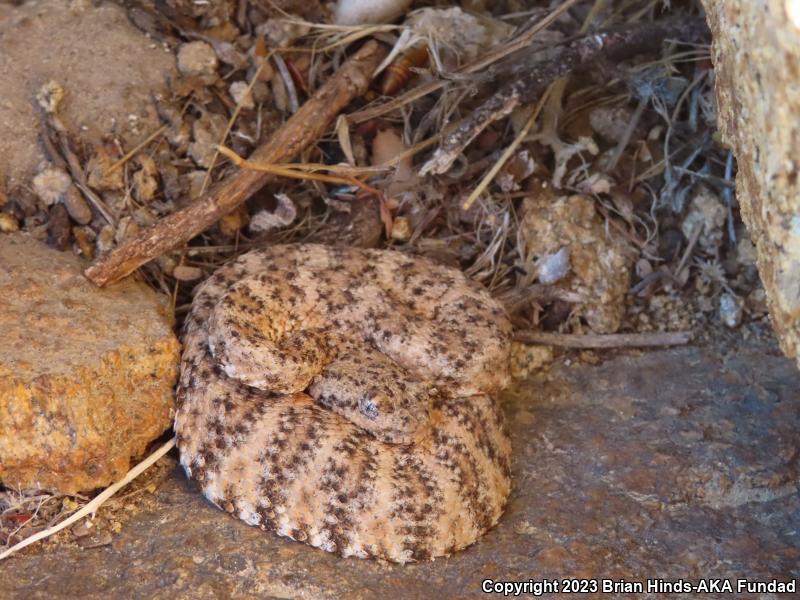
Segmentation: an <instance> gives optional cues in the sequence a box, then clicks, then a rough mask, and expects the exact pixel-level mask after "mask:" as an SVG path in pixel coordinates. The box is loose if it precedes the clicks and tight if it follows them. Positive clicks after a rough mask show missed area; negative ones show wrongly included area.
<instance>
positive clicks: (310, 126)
mask: <svg viewBox="0 0 800 600" xmlns="http://www.w3.org/2000/svg"><path fill="white" fill-rule="evenodd" d="M386 53H387V50H386V47H385V46H383V45H381V44H379V43H378V42H375V41H370V42H367V43H366V44H364V45H363V46H362V47H361V48H360V49H359V50H358V51H357V52H356V53H355V54H354V55H353V56H352V57H351V58H350V59H348V60H347V61H346V62H345V63H344V64H343V65H342V67H341V68H340V69H339V70H338V71H337V72H336V73H334V74H333V75H332V76H331V77H330V79H329V80H328V81H327V82H326V83H325V85H323V86H322V87H321V88H320V89H319V90H317V92H316V93H315V94H314V95H313V96H312V97H311V98H309V100H308V101H307V102H306V103H305V104H303V106H302V107H300V110H298V111H297V112H296V113H295V114H294V115H292V116H291V117H290V118H289V120H287V121H286V122H285V123H284V124H283V125H282V126H281V127H279V128H278V130H277V131H275V133H273V134H272V136H271V137H270V139H269V140H268V141H267V142H266V143H264V144H263V145H262V146H260V147H259V148H258V149H256V150H255V152H253V153H252V154H251V155H250V157H249V158H250V160H252V161H253V162H258V163H267V164H275V163H282V162H286V161H289V160H291V159H293V158H294V157H295V156H296V155H297V154H299V153H300V152H301V151H302V150H304V149H305V148H307V147H308V146H310V145H311V144H313V143H314V142H315V141H317V140H318V139H319V138H320V137H321V136H322V135H323V134H324V133H325V132H326V131H327V129H328V126H329V125H330V124H331V123H332V122H333V121H334V119H335V118H336V116H337V115H338V114H339V111H340V110H342V109H343V108H344V107H345V106H347V105H348V104H349V103H350V101H351V100H352V99H353V98H355V97H357V96H360V95H361V94H363V93H364V92H365V91H366V90H367V88H368V86H369V76H370V74H371V73H372V72H373V71H374V70H375V67H376V66H377V65H378V64H379V63H380V62H381V60H383V57H384V56H386ZM271 177H272V175H271V174H269V173H264V172H261V171H254V170H250V169H243V170H241V171H237V172H236V173H234V174H233V175H231V176H229V177H227V178H226V179H224V180H223V181H221V182H220V183H219V184H217V185H216V186H215V187H214V188H213V189H212V190H210V191H209V192H207V193H206V194H204V195H203V196H201V197H200V199H198V200H197V201H196V202H194V203H193V204H191V205H190V206H188V207H186V208H184V209H183V210H179V211H177V212H174V213H172V214H171V215H169V216H167V217H165V218H164V219H162V220H161V221H159V222H158V223H156V224H155V225H154V226H153V227H151V228H149V229H147V230H145V231H143V232H142V233H140V234H139V235H138V236H136V237H135V238H133V239H131V240H130V241H128V242H125V243H124V244H123V245H121V246H120V247H119V248H117V249H116V250H113V251H112V252H110V253H109V254H107V255H106V256H103V257H101V258H100V259H98V260H97V261H96V262H95V263H94V264H93V265H92V266H91V267H89V268H88V269H87V270H86V276H87V277H88V278H89V279H90V280H91V281H92V282H94V283H95V284H97V285H105V284H107V283H111V282H114V281H117V280H119V279H122V278H123V277H125V276H126V275H128V274H130V273H132V272H133V271H134V270H136V269H137V268H138V267H140V266H142V265H143V264H144V263H146V262H149V261H151V260H153V259H154V258H156V257H158V256H160V255H161V254H163V253H164V252H166V251H168V250H171V249H173V248H175V247H176V246H179V245H181V244H184V243H186V242H188V241H189V240H190V239H192V238H193V237H194V236H196V235H197V234H199V233H200V232H202V231H203V230H205V229H207V228H208V227H210V226H211V225H213V224H214V223H216V222H217V221H218V220H219V219H220V218H222V217H223V216H225V215H226V214H228V213H229V212H231V211H232V210H234V209H235V208H236V207H238V206H239V205H240V204H242V203H243V202H244V201H245V200H247V199H248V198H249V197H250V196H252V195H253V194H254V193H255V192H257V191H258V190H259V189H261V188H262V187H263V186H264V184H265V183H267V181H269V179H270V178H271Z"/></svg>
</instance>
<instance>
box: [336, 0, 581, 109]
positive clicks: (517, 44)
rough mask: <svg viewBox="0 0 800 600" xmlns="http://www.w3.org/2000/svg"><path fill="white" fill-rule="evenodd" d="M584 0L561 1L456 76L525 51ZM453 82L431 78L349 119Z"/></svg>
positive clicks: (417, 96)
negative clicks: (516, 34)
mask: <svg viewBox="0 0 800 600" xmlns="http://www.w3.org/2000/svg"><path fill="white" fill-rule="evenodd" d="M579 1H580V0H567V1H566V2H563V3H561V5H560V6H559V7H558V8H556V9H554V10H553V11H552V12H550V13H549V14H548V15H547V16H546V17H544V18H543V19H541V20H540V21H537V22H536V23H535V24H534V25H533V26H532V27H531V28H530V29H527V30H526V31H524V32H523V33H522V34H520V35H519V36H517V37H516V38H514V39H512V40H511V41H509V42H508V43H507V44H503V45H502V46H498V47H495V48H492V49H491V50H489V51H488V52H486V54H484V55H482V56H479V57H478V58H477V59H475V60H474V61H472V62H470V63H467V64H466V65H464V66H463V67H461V68H460V69H458V70H457V71H456V72H455V73H454V76H458V75H469V74H470V73H477V72H479V71H483V70H484V69H486V67H488V66H489V65H491V64H492V63H495V62H497V61H498V60H501V59H503V58H505V57H506V56H508V55H510V54H512V53H514V52H516V51H517V50H522V49H523V48H526V47H527V46H530V45H531V44H532V43H533V40H534V38H535V37H536V35H537V34H538V33H539V32H541V31H543V30H544V29H547V28H548V27H550V25H552V24H553V23H554V22H555V21H556V20H557V19H558V17H560V16H561V15H562V14H563V13H564V12H565V11H567V10H568V9H569V8H571V7H572V6H573V5H574V4H576V3H577V2H579ZM449 83H450V80H447V79H440V80H438V81H429V82H426V83H423V84H421V85H418V86H417V87H415V88H412V89H410V90H409V91H407V92H405V93H404V94H401V95H400V96H398V97H396V98H393V99H392V100H389V101H388V102H386V103H384V104H381V105H379V106H373V107H371V108H365V109H363V110H360V111H358V112H355V113H353V114H352V115H348V117H347V120H348V121H349V122H350V123H353V124H356V125H357V124H359V123H364V122H366V121H369V120H371V119H374V118H376V117H380V116H382V115H385V114H386V113H389V112H392V111H393V110H395V109H397V108H400V107H402V106H405V105H406V104H408V103H409V102H413V101H414V100H416V99H417V98H422V97H423V96H427V95H428V94H432V93H433V92H436V91H438V90H440V89H442V88H443V87H446V86H447V85H448V84H449Z"/></svg>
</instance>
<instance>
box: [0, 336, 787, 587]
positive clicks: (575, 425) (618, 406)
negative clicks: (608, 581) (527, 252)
mask: <svg viewBox="0 0 800 600" xmlns="http://www.w3.org/2000/svg"><path fill="white" fill-rule="evenodd" d="M799 389H800V375H798V373H797V371H796V370H795V368H794V365H793V364H792V363H791V362H790V361H789V360H787V359H783V358H779V357H775V356H770V355H767V354H764V353H760V352H757V351H753V350H740V351H738V352H737V353H736V354H733V355H731V356H728V357H721V356H718V355H717V354H714V353H712V352H710V351H708V350H703V349H698V348H683V349H677V350H670V351H661V352H652V353H646V354H641V355H627V356H619V357H616V358H613V359H610V360H608V361H606V362H605V363H603V364H601V365H600V366H597V367H591V366H588V365H584V364H575V365H573V366H564V365H563V364H561V365H560V366H556V367H554V368H553V369H552V370H550V371H549V372H548V373H547V374H543V375H540V376H538V377H536V378H533V379H530V380H529V381H527V382H525V383H524V384H522V385H520V386H519V387H518V388H517V389H516V390H512V392H511V393H509V394H508V395H507V397H506V399H507V413H508V416H509V421H510V423H511V429H512V436H513V441H514V445H515V448H514V451H515V457H516V462H515V468H514V474H515V491H514V492H513V495H512V499H511V502H510V505H509V507H508V511H507V513H506V514H505V516H504V517H503V518H502V519H501V521H500V524H499V525H498V526H497V527H496V528H495V529H494V530H492V531H491V532H489V534H488V535H486V537H485V538H483V539H482V540H480V541H479V542H478V543H477V544H476V545H474V546H472V547H470V548H468V549H467V550H465V551H463V552H461V553H458V554H456V555H454V556H452V557H450V558H449V559H443V560H436V561H434V562H430V563H424V564H416V565H409V566H398V565H393V564H387V563H381V562H376V561H363V560H358V559H341V558H338V557H336V556H333V555H329V554H326V553H323V552H321V551H319V550H316V549H314V548H310V547H307V546H304V545H302V544H298V543H295V542H291V541H286V540H283V539H281V538H278V537H276V536H275V535H272V534H270V533H266V532H262V531H260V530H258V529H254V528H251V527H248V526H246V525H244V524H243V523H241V522H239V521H237V520H235V519H233V518H231V517H229V516H228V515H227V514H224V513H222V512H221V511H219V510H217V509H215V508H213V507H212V506H210V505H209V504H208V503H207V502H205V500H203V498H202V497H201V496H200V495H199V493H198V492H197V490H196V488H194V486H193V485H191V484H189V483H188V482H187V481H186V479H185V477H184V476H183V474H182V473H181V472H180V471H178V470H177V469H175V471H174V474H173V475H172V476H171V477H170V478H169V479H168V480H167V482H166V483H165V484H164V485H162V486H161V487H160V488H159V489H158V490H157V492H156V494H155V499H154V500H155V507H154V508H152V509H148V510H146V511H144V512H141V513H139V514H137V515H136V516H133V517H132V518H131V520H130V521H128V522H127V523H126V524H125V525H124V527H123V528H122V531H121V532H120V533H119V534H116V535H114V536H113V539H112V541H111V544H110V545H108V546H105V547H102V548H96V549H93V550H86V551H82V550H80V549H77V548H76V547H75V546H74V545H72V544H65V545H61V546H55V547H49V548H48V549H47V550H46V554H45V553H42V554H38V553H39V552H42V550H41V549H38V550H34V551H33V552H34V553H33V554H30V553H28V554H25V555H20V556H16V557H14V558H12V559H10V560H9V561H7V562H5V563H0V581H3V582H7V583H6V586H7V587H6V593H7V596H6V597H8V598H26V599H29V598H52V597H64V596H67V597H81V598H105V597H108V594H111V593H112V591H113V595H115V596H117V597H124V598H156V597H167V598H265V597H271V598H380V597H395V598H436V597H440V598H480V597H485V596H483V595H482V593H481V590H480V586H481V581H482V580H484V579H495V580H522V581H527V580H528V579H531V578H534V579H543V578H563V577H587V578H623V579H625V580H627V581H636V580H643V579H645V578H648V577H650V578H657V577H664V578H667V579H669V580H672V581H674V580H676V579H677V578H684V579H688V580H693V581H694V580H697V579H698V578H700V577H715V578H737V577H749V578H751V579H767V580H768V579H770V578H773V577H775V578H779V579H783V580H786V579H787V578H790V577H800V567H799V566H798V565H800V517H799V516H798V515H800V494H798V473H797V462H798V455H799V452H800V450H798V435H797V431H798V430H799V429H800V392H798V390H799ZM691 596H692V595H691V594H689V595H688V596H686V597H691ZM716 596H718V597H722V596H719V595H716ZM528 597H530V596H528ZM704 597H715V595H714V594H712V595H710V596H704ZM762 597H768V596H762Z"/></svg>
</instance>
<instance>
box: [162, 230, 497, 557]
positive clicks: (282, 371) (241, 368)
mask: <svg viewBox="0 0 800 600" xmlns="http://www.w3.org/2000/svg"><path fill="white" fill-rule="evenodd" d="M510 340H511V325H510V323H509V321H508V319H507V317H506V316H505V313H504V312H503V309H502V308H501V307H500V305H499V304H498V303H497V302H495V301H494V300H493V299H492V298H491V296H490V295H489V293H488V292H487V291H486V290H485V289H483V288H482V287H480V285H478V284H476V283H473V282H470V281H468V280H467V279H466V278H465V277H464V276H463V275H462V274H461V273H460V272H459V271H457V270H455V269H450V268H447V267H444V266H440V265H437V264H435V263H432V262H430V261H428V260H424V259H421V258H413V257H408V256H406V255H404V254H401V253H399V252H393V251H381V250H360V249H354V248H332V247H326V246H317V245H286V246H273V247H270V248H267V249H264V250H257V251H252V252H249V253H247V254H244V255H242V256H241V257H239V258H238V259H237V260H235V261H233V262H231V263H229V264H227V265H225V266H223V267H222V268H220V269H218V270H217V271H216V272H215V273H214V274H213V275H212V276H211V277H210V278H209V279H208V280H206V281H205V282H204V283H203V284H201V285H200V286H199V287H198V289H197V290H196V293H195V298H194V302H193V305H192V310H191V313H190V314H189V316H188V317H187V320H186V324H185V329H184V335H183V343H184V351H183V359H182V363H181V378H180V383H179V386H178V413H177V416H176V420H175V429H176V432H177V439H178V447H179V449H180V455H181V464H182V465H183V466H184V468H185V469H186V472H187V473H188V475H189V476H190V477H191V478H193V479H195V480H196V481H197V482H198V483H199V485H200V487H201V488H202V490H203V493H204V494H205V496H206V497H207V498H208V499H209V500H210V501H211V502H213V503H214V504H216V505H217V506H219V507H221V508H223V509H225V510H227V511H228V512H230V513H233V514H234V515H236V516H238V517H239V518H240V519H243V520H244V521H246V522H247V523H249V524H250V525H256V526H260V527H262V528H264V529H269V530H273V531H275V532H277V533H278V534H279V535H282V536H288V537H290V538H292V539H294V540H298V541H301V542H306V543H308V544H311V545H312V546H316V547H319V548H322V549H324V550H327V551H329V552H337V553H339V554H341V555H343V556H358V557H369V556H373V557H380V558H384V559H387V560H392V561H397V562H408V561H414V560H422V559H429V558H432V557H435V556H442V555H447V554H450V553H452V552H454V551H456V550H459V549H461V548H464V547H465V546H468V545H469V544H471V543H473V542H474V541H475V540H477V539H478V538H479V537H480V536H481V535H482V534H483V533H484V532H485V531H486V530H487V529H489V528H490V527H492V526H493V525H494V524H495V523H496V522H497V520H498V519H499V517H500V514H501V513H502V510H503V507H504V505H505V502H506V499H507V497H508V493H509V489H510V455H511V445H510V442H509V439H508V437H507V435H506V433H505V430H504V427H503V418H502V411H501V409H500V407H499V406H498V402H497V400H496V398H495V393H496V392H497V391H498V390H499V389H500V388H501V387H503V386H504V385H506V384H507V382H508V379H509V374H508V354H509V347H510Z"/></svg>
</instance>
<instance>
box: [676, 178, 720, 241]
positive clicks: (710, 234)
mask: <svg viewBox="0 0 800 600" xmlns="http://www.w3.org/2000/svg"><path fill="white" fill-rule="evenodd" d="M727 217H728V211H727V210H726V209H725V205H724V204H723V203H722V202H721V201H720V199H719V198H718V197H717V195H716V194H715V193H714V192H712V191H711V190H710V189H708V188H707V187H706V186H704V185H701V186H700V187H699V188H698V189H697V190H696V191H695V193H694V194H693V195H692V200H691V202H690V203H689V210H688V212H687V213H686V217H684V219H683V222H682V223H681V231H682V232H683V235H684V236H686V239H687V240H689V239H691V238H692V236H693V235H697V236H698V238H697V244H698V245H699V246H700V248H702V249H703V250H705V251H706V252H709V253H713V252H714V251H715V250H716V249H717V248H719V246H720V244H721V243H722V236H723V231H724V227H725V221H726V219H727ZM698 228H699V232H698V231H697V229H698Z"/></svg>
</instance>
